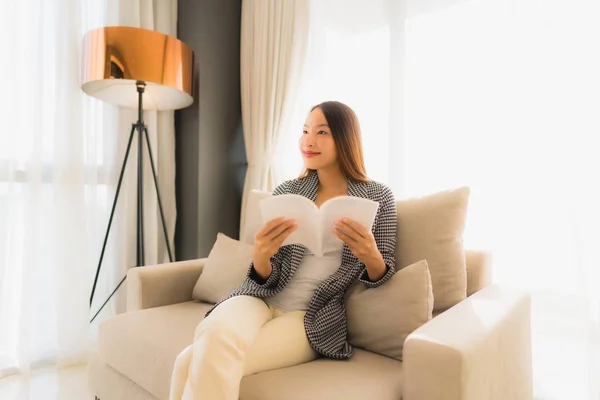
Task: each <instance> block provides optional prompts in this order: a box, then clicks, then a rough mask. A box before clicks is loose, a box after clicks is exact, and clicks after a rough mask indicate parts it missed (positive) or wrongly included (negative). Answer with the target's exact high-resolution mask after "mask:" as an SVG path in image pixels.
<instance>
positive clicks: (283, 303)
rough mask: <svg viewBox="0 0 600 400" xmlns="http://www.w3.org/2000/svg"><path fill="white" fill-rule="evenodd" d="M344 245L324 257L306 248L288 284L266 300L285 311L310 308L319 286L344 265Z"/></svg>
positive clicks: (272, 305)
mask: <svg viewBox="0 0 600 400" xmlns="http://www.w3.org/2000/svg"><path fill="white" fill-rule="evenodd" d="M342 246H343V244H342V243H340V244H339V246H338V247H336V248H335V249H333V250H331V251H329V252H326V253H325V254H323V256H322V257H318V256H316V255H314V254H313V253H312V252H311V251H310V250H308V249H306V252H305V253H304V258H302V261H301V262H300V265H299V266H298V269H297V270H296V273H295V274H294V276H293V277H292V279H291V280H290V282H289V283H288V284H287V286H286V287H285V288H284V289H283V290H282V291H281V292H279V293H278V294H276V295H275V296H271V297H267V298H265V299H264V301H265V302H266V303H267V304H269V305H270V306H271V307H275V308H278V309H280V310H283V311H297V310H302V311H306V310H308V304H309V303H310V300H311V299H312V297H313V294H314V293H315V290H317V287H319V285H320V284H321V283H322V282H323V281H324V280H325V279H327V278H329V277H330V276H331V275H333V274H334V273H335V272H336V271H337V270H338V269H339V268H340V266H341V265H342Z"/></svg>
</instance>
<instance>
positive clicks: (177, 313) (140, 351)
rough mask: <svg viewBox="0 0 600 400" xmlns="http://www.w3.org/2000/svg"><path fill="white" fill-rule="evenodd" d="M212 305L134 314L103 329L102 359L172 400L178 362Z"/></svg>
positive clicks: (120, 317)
mask: <svg viewBox="0 0 600 400" xmlns="http://www.w3.org/2000/svg"><path fill="white" fill-rule="evenodd" d="M210 307H211V305H210V304H207V303H200V302H187V303H180V304H174V305H170V306H165V307H157V308H149V309H146V310H140V311H134V312H129V313H125V314H121V315H118V316H116V317H115V318H111V319H110V320H107V321H106V322H104V323H102V324H101V325H100V331H99V353H100V355H99V357H100V359H101V360H102V361H103V362H105V363H106V364H108V365H109V366H111V367H112V368H114V369H115V370H117V371H118V372H120V373H121V374H123V375H125V376H126V377H128V378H129V379H131V380H132V381H133V382H135V383H137V384H138V385H140V386H141V387H143V388H144V389H146V390H147V391H148V392H150V393H152V394H153V395H154V396H156V397H158V398H159V399H168V398H169V387H170V382H171V374H172V371H173V365H174V364H175V359H176V358H177V356H178V355H179V353H180V352H181V351H183V349H185V348H186V347H187V346H188V345H190V344H192V342H193V340H194V331H195V329H196V326H197V325H198V324H199V323H200V321H202V320H203V319H204V314H205V313H206V311H208V309H209V308H210Z"/></svg>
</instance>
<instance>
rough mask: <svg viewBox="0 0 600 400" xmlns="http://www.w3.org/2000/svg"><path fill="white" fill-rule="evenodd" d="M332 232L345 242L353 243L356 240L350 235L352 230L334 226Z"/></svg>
mask: <svg viewBox="0 0 600 400" xmlns="http://www.w3.org/2000/svg"><path fill="white" fill-rule="evenodd" d="M334 232H335V234H336V235H337V237H339V238H340V239H341V240H342V241H343V242H344V243H346V244H354V243H357V242H358V240H357V239H356V237H354V235H352V233H353V232H352V233H349V232H348V231H346V230H344V229H343V228H339V227H336V228H334Z"/></svg>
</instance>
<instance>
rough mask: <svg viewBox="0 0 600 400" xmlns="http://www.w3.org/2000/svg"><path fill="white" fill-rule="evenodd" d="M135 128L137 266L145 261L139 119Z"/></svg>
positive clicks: (141, 123)
mask: <svg viewBox="0 0 600 400" xmlns="http://www.w3.org/2000/svg"><path fill="white" fill-rule="evenodd" d="M136 129H137V131H138V165H137V168H138V170H137V174H138V176H137V258H136V264H137V266H138V267H141V266H143V265H144V264H145V263H146V262H145V257H144V172H143V169H144V153H143V152H142V150H143V149H142V147H143V145H144V138H143V135H144V125H143V122H141V120H139V121H138V122H137V123H136Z"/></svg>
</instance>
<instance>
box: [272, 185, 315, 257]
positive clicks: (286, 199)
mask: <svg viewBox="0 0 600 400" xmlns="http://www.w3.org/2000/svg"><path fill="white" fill-rule="evenodd" d="M260 212H261V215H262V220H263V226H264V224H266V223H267V222H269V221H270V220H272V219H275V218H279V217H285V218H293V219H295V220H296V222H297V223H298V226H297V228H296V230H295V231H294V232H292V234H291V235H289V236H288V237H287V239H286V240H284V241H283V243H282V246H285V245H288V244H301V245H303V246H306V247H307V248H308V249H309V250H310V251H311V252H313V253H314V254H321V232H320V226H321V224H320V223H319V210H318V208H317V206H316V205H315V203H313V202H312V201H311V200H310V199H308V198H306V197H304V196H300V195H298V194H282V195H279V196H271V197H267V198H265V199H262V200H261V201H260ZM261 229H262V228H261Z"/></svg>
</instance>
